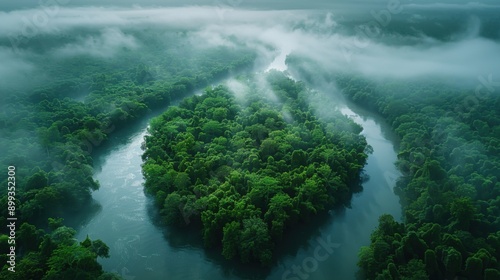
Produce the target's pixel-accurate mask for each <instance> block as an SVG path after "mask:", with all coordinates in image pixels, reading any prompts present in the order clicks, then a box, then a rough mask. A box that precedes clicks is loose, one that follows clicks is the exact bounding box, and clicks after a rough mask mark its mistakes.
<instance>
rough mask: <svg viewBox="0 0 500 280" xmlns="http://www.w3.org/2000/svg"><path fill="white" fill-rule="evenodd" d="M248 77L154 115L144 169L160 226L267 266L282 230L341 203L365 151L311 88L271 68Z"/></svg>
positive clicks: (354, 185) (353, 186)
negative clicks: (189, 229)
mask: <svg viewBox="0 0 500 280" xmlns="http://www.w3.org/2000/svg"><path fill="white" fill-rule="evenodd" d="M245 79H246V78H245V77H242V78H241V79H240V80H242V81H244V80H245ZM251 79H252V80H253V82H251V84H250V85H247V86H246V89H247V90H246V91H242V92H241V91H240V92H238V93H237V95H235V96H233V95H232V93H231V92H230V91H229V90H228V89H227V88H225V87H221V86H219V87H215V88H212V89H207V90H206V92H205V94H203V95H202V96H194V97H190V98H188V99H185V100H183V101H182V102H181V104H180V105H179V106H178V107H171V108H169V109H168V110H167V111H166V112H165V113H164V114H162V115H161V116H160V117H157V118H155V119H153V121H152V122H151V126H150V128H149V130H148V131H149V134H150V135H148V136H146V141H145V144H144V148H145V152H144V155H143V159H144V160H145V163H144V165H143V172H144V176H145V178H146V182H145V186H146V189H147V190H148V191H149V192H150V193H152V194H153V195H155V197H156V202H157V204H158V205H159V207H160V209H161V210H160V212H161V214H162V217H163V218H164V221H165V222H166V223H167V224H174V225H180V226H186V225H191V224H194V225H197V224H198V225H200V224H201V230H202V232H203V240H204V242H205V245H206V246H207V247H222V254H223V255H224V256H225V257H226V258H228V259H231V258H233V257H236V256H237V257H239V258H240V259H241V261H242V262H248V261H252V260H256V261H259V262H260V263H262V264H265V265H269V264H270V263H271V262H272V260H273V259H272V257H273V248H274V244H275V243H276V242H279V240H281V239H282V237H283V234H284V233H285V231H287V230H292V231H293V230H294V227H293V226H294V225H295V224H297V223H300V222H304V221H306V220H308V218H309V217H310V216H312V215H314V214H317V213H318V212H323V211H327V210H329V209H332V208H333V207H334V206H342V205H345V204H349V200H350V198H351V195H352V193H353V191H355V190H357V189H358V188H359V183H360V172H361V170H362V168H363V166H364V165H365V162H366V157H367V155H366V153H365V151H369V149H368V146H367V144H366V141H365V139H364V138H363V137H362V136H360V135H359V132H361V128H360V127H359V126H358V125H357V124H355V123H354V122H353V121H352V120H350V119H348V118H347V117H344V116H342V115H341V114H340V113H339V112H336V113H332V112H330V113H329V114H327V115H323V116H317V115H316V114H315V113H314V112H313V109H312V106H310V105H309V102H310V100H308V99H310V98H313V97H314V95H315V94H319V93H313V92H312V91H310V90H307V88H305V87H304V86H303V84H302V83H299V82H294V81H293V80H291V79H289V78H287V77H286V76H284V75H283V74H282V73H280V72H271V73H270V74H268V75H266V76H265V77H260V76H257V77H251ZM262 79H265V81H262ZM233 83H241V81H234V82H233ZM267 84H268V87H270V89H266V87H267V86H266V85H267ZM320 99H321V98H320ZM323 102H324V101H323ZM331 105H332V106H333V105H334V104H331Z"/></svg>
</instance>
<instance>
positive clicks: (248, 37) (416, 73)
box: [0, 1, 500, 81]
mask: <svg viewBox="0 0 500 280" xmlns="http://www.w3.org/2000/svg"><path fill="white" fill-rule="evenodd" d="M317 2H318V3H316V2H315V4H314V5H312V6H311V7H315V5H316V4H318V5H319V4H320V3H321V1H317ZM110 3H111V2H110ZM155 3H156V2H154V1H153V2H151V3H150V4H155ZM398 3H399V2H398ZM72 4H75V5H77V4H78V3H77V2H75V3H73V2H72ZM89 4H91V3H89ZM107 4H109V3H107ZM103 5H104V4H103ZM440 5H441V4H439V5H438V4H403V3H401V5H399V4H397V5H396V6H393V7H392V9H391V11H389V10H387V8H386V5H382V4H380V5H378V6H377V8H379V9H376V8H374V9H372V11H371V13H370V12H369V11H356V13H357V14H359V15H364V16H365V18H366V21H359V17H356V20H354V19H350V18H346V15H347V14H346V13H345V11H346V8H345V7H344V8H338V11H339V12H337V10H336V9H335V5H332V6H331V7H330V9H326V10H316V9H314V8H309V9H303V10H296V9H294V10H290V9H286V10H284V9H277V10H272V9H265V10H256V9H252V10H248V9H243V8H240V7H239V6H238V7H232V6H231V7H229V8H227V7H222V6H183V7H169V8H166V7H156V8H148V7H139V6H134V7H132V8H127V7H126V5H123V7H104V8H103V7H92V6H88V7H67V6H54V7H41V8H40V7H39V8H38V9H26V10H13V11H9V12H3V13H1V14H0V24H1V25H2V26H4V28H2V30H1V31H0V42H2V43H1V46H2V47H1V49H0V56H1V58H2V62H3V63H2V66H1V68H0V73H1V74H2V76H3V77H8V79H5V80H7V81H12V80H16V79H22V77H25V75H27V74H28V73H29V71H34V70H35V69H40V68H41V66H40V65H38V66H37V65H33V62H30V61H29V59H28V60H27V59H26V57H30V56H32V55H44V56H45V55H49V56H52V57H64V56H72V55H77V54H88V55H91V56H95V57H104V58H109V57H112V56H113V55H114V54H116V53H117V52H119V51H120V50H123V49H124V48H126V49H131V50H134V51H140V49H141V45H144V44H147V42H140V40H138V39H137V38H135V37H134V35H133V34H132V31H134V30H135V31H137V30H140V29H141V28H154V29H157V30H158V32H161V30H174V29H175V30H184V31H187V32H189V37H190V40H191V44H192V45H193V46H213V47H215V46H221V45H224V46H233V47H234V46H235V43H238V44H241V45H245V46H247V47H250V48H252V49H254V50H255V51H256V52H258V53H259V57H260V58H261V59H262V60H264V61H268V60H269V59H274V58H275V57H277V56H281V57H282V58H284V57H286V55H288V54H292V53H293V54H294V55H296V56H300V57H304V58H306V59H309V60H312V61H315V62H317V63H318V64H319V65H321V66H322V68H323V69H325V70H328V71H344V72H351V73H357V74H360V75H363V76H365V77H370V78H397V79H405V78H415V77H421V76H433V77H443V78H449V77H454V78H460V79H474V77H476V76H477V75H480V74H482V73H495V72H498V71H499V70H500V65H499V64H498V63H496V62H497V61H498V58H499V54H500V43H499V41H498V40H496V39H495V38H485V37H484V36H481V30H482V29H485V28H486V27H485V26H484V23H483V22H482V21H481V20H479V19H478V17H477V16H475V14H477V12H478V11H479V12H481V11H486V9H485V10H482V9H483V8H486V7H487V8H488V9H491V8H492V6H485V5H490V4H479V3H475V4H471V3H465V4H450V3H447V4H443V5H445V6H446V7H448V6H449V5H456V6H457V7H460V9H462V8H464V7H469V6H471V5H472V6H474V7H476V8H477V10H473V11H472V12H470V14H469V15H468V16H467V18H466V20H465V21H464V22H465V23H464V24H462V25H460V26H459V27H457V28H456V29H451V30H450V34H448V35H447V36H443V38H445V39H443V38H441V39H437V38H434V37H432V36H429V35H428V34H426V33H425V30H424V29H420V28H419V23H421V22H425V21H426V11H425V9H421V8H423V7H426V9H427V8H429V9H430V8H432V7H434V8H436V9H437V7H441V6H440ZM257 6H258V5H257ZM417 7H418V8H419V9H416V8H417ZM412 8H415V9H412ZM494 8H495V9H497V7H494ZM351 12H354V11H351ZM412 13H413V14H412ZM401 17H404V18H407V20H408V21H409V22H412V23H413V24H412V26H413V27H412V29H413V31H414V32H413V34H401V33H398V32H397V31H395V30H393V29H391V26H393V25H397V24H401ZM489 24H491V23H489ZM82 30H85V32H84V33H82V35H78V34H80V33H79V32H81V31H82ZM89 33H90V34H89ZM40 36H57V37H58V38H60V37H67V38H72V39H71V40H69V41H67V43H65V44H63V45H56V46H51V47H50V49H46V50H40V49H38V50H37V49H32V48H31V49H30V48H29V46H30V42H31V41H32V39H37V38H39V37H40ZM160 36H161V35H160ZM280 59H281V58H280ZM11 65H13V66H11ZM5 80H4V81H5Z"/></svg>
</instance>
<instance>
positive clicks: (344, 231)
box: [77, 103, 401, 280]
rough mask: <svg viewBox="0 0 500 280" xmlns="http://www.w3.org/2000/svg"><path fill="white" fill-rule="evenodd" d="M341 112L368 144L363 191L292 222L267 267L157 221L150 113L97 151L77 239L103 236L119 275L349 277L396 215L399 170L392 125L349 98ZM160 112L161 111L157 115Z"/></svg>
mask: <svg viewBox="0 0 500 280" xmlns="http://www.w3.org/2000/svg"><path fill="white" fill-rule="evenodd" d="M340 111H341V112H342V113H343V114H344V115H347V116H348V117H350V118H351V119H353V120H354V121H355V122H356V123H358V124H360V125H361V126H362V127H363V131H362V134H363V135H364V136H365V137H366V139H367V142H368V144H369V145H370V146H372V147H373V153H372V154H370V155H369V157H368V160H367V165H366V166H365V169H364V170H365V174H367V175H368V176H369V180H368V181H366V182H364V183H363V191H362V192H360V193H357V194H354V195H353V197H352V201H351V207H350V208H347V209H344V210H342V211H337V212H333V211H331V212H329V213H328V214H326V215H323V216H321V217H318V218H317V219H314V220H312V221H311V222H310V223H309V224H307V227H304V228H300V227H299V228H294V231H293V232H291V233H290V234H288V235H287V236H286V238H284V240H283V242H282V243H281V244H280V246H279V247H278V248H277V254H278V256H279V257H278V260H277V262H276V263H275V264H274V265H273V267H272V268H270V269H263V268H260V267H258V266H252V265H241V264H239V263H237V262H236V261H226V260H224V259H223V257H222V256H221V255H220V252H218V251H210V250H206V249H204V248H203V245H202V240H201V235H200V234H199V233H196V232H186V231H183V230H176V229H172V228H167V227H164V226H162V225H160V223H159V218H158V216H157V209H156V207H155V206H154V202H153V201H152V200H151V199H150V198H149V197H148V196H146V195H145V194H144V190H143V177H142V173H141V168H140V166H141V164H142V159H141V155H142V153H143V151H142V150H141V144H142V142H143V138H144V135H145V134H146V131H147V126H148V123H149V120H150V119H151V117H153V116H154V115H151V116H150V117H149V118H145V119H144V120H142V121H140V122H137V123H136V124H134V125H133V126H131V127H130V128H128V129H124V130H123V131H120V132H117V133H116V134H115V135H113V136H112V137H111V138H112V139H111V141H110V144H109V145H107V147H106V148H104V149H102V152H101V153H100V154H99V155H97V156H95V170H96V171H95V175H94V178H95V179H96V180H98V181H99V182H100V184H101V188H100V190H98V191H96V192H94V193H93V198H94V200H95V201H96V205H97V207H96V209H95V214H94V215H93V216H92V218H91V219H90V220H87V221H84V222H83V224H81V225H80V226H79V227H77V231H78V234H77V238H78V240H83V239H84V238H85V236H86V235H89V237H90V238H91V239H101V240H102V241H104V242H105V243H106V244H107V245H108V246H109V247H110V252H109V253H110V255H111V258H109V259H99V262H100V263H101V264H102V265H103V268H104V269H105V270H106V271H112V272H116V273H118V274H120V275H121V276H122V277H123V278H124V279H138V280H139V279H165V277H168V279H174V280H176V279H283V280H285V279H289V280H300V279H312V280H323V279H341V280H343V279H354V278H355V272H356V271H357V270H358V268H357V266H356V262H357V255H358V251H359V249H360V247H361V246H366V245H369V243H370V234H371V232H372V231H373V230H374V229H375V228H376V226H377V225H378V217H379V216H380V215H382V214H391V215H393V216H394V217H395V219H396V220H401V206H400V204H399V198H398V197H397V196H396V195H395V194H394V192H393V187H394V185H395V180H396V179H397V178H398V177H399V176H400V173H399V172H398V171H397V169H396V167H395V165H394V162H395V161H396V158H397V157H396V151H395V150H396V148H395V146H396V145H397V144H396V142H397V141H395V139H396V138H395V137H394V135H392V134H391V133H390V131H391V130H390V128H389V126H388V125H387V124H386V123H385V122H384V121H383V120H382V119H381V118H380V117H378V116H377V115H374V114H373V113H370V112H368V111H365V110H362V109H361V108H358V107H356V106H355V105H352V104H348V103H347V105H345V106H344V107H341V108H340ZM157 114H159V113H157Z"/></svg>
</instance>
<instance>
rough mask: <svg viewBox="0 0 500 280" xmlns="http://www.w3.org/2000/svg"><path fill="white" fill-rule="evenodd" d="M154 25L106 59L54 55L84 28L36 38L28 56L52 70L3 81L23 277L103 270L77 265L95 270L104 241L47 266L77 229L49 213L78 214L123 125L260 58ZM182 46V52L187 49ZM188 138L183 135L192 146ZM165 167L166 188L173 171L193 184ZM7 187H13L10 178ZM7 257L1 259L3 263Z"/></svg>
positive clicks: (1, 153)
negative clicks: (134, 44)
mask: <svg viewBox="0 0 500 280" xmlns="http://www.w3.org/2000/svg"><path fill="white" fill-rule="evenodd" d="M157 31H158V30H148V31H140V32H139V31H137V30H128V31H124V32H130V33H134V34H133V35H134V37H135V38H137V40H139V41H143V42H147V44H144V46H143V49H142V50H141V51H137V52H130V50H125V49H124V50H120V51H117V52H116V53H114V55H113V56H110V57H106V58H103V57H95V56H92V55H85V54H81V55H79V54H77V55H68V56H57V58H55V57H54V56H53V55H52V53H53V52H54V49H57V48H56V47H57V46H58V45H66V44H67V43H68V42H66V41H65V40H69V41H71V40H78V38H79V36H84V37H85V36H86V35H89V34H87V33H86V32H87V31H84V30H79V31H78V32H73V33H72V34H73V35H68V38H66V39H62V38H59V37H57V36H56V37H53V36H52V35H44V36H39V37H37V39H36V40H37V41H40V42H44V43H42V44H41V45H40V48H39V49H37V52H36V53H33V55H32V56H30V63H32V64H33V65H42V66H43V76H44V77H46V78H44V80H43V81H42V82H34V83H33V84H30V86H20V87H19V89H17V87H16V88H13V89H11V88H7V89H6V88H4V83H0V91H1V92H2V96H3V97H4V98H3V99H4V100H2V103H1V104H0V107H2V108H1V109H2V110H0V166H2V168H6V167H7V166H11V165H13V166H15V167H16V170H15V171H16V180H17V181H16V198H17V200H16V210H17V212H16V217H17V218H18V221H17V222H18V225H20V226H21V227H20V228H19V229H18V230H19V232H18V236H19V238H21V239H22V240H23V241H22V242H19V246H18V247H17V248H18V249H19V251H18V253H19V254H18V260H19V265H20V266H21V267H22V266H30V269H31V270H32V272H33V273H34V274H33V275H31V274H30V275H28V274H26V275H24V274H19V275H20V276H19V277H20V278H21V279H41V278H42V277H41V276H40V275H45V274H46V272H47V271H48V270H50V271H51V273H50V275H52V276H51V277H52V278H53V279H62V278H60V277H66V276H67V275H71V274H72V273H74V277H73V278H72V277H70V279H77V278H78V277H80V278H82V277H83V278H88V279H96V278H97V277H98V276H99V275H100V274H88V275H87V274H85V273H83V272H82V273H80V272H77V270H78V269H83V268H90V269H91V270H92V269H94V268H96V267H93V265H94V264H92V262H91V261H90V259H91V256H94V255H96V254H97V255H99V256H103V257H105V256H107V255H108V251H107V249H106V248H107V247H105V245H104V244H103V243H102V244H101V243H100V242H94V243H93V246H92V247H89V248H90V249H89V250H91V253H89V254H87V253H86V251H85V250H87V249H85V250H84V249H82V248H80V246H67V247H65V248H62V249H61V250H58V251H57V252H58V253H57V257H61V258H62V257H65V256H66V255H71V251H74V253H75V254H76V253H82V254H83V255H82V256H83V257H82V258H83V259H81V260H80V259H79V260H71V262H72V263H71V264H66V265H65V266H64V268H67V269H68V271H66V272H59V271H56V270H57V269H59V268H60V267H59V268H57V267H55V266H56V263H55V261H54V262H52V267H50V268H49V266H48V265H47V260H48V259H49V258H50V257H51V255H52V254H53V253H54V252H56V251H55V249H56V248H57V246H58V244H59V242H61V243H64V244H66V242H69V241H68V239H67V237H68V236H72V235H73V234H74V232H73V231H71V230H69V229H67V228H65V229H64V228H62V227H61V226H62V223H61V222H60V221H58V220H57V219H50V220H49V223H47V220H48V218H50V217H61V216H71V215H73V214H76V213H78V214H81V213H79V212H81V211H82V209H85V208H84V207H85V206H88V203H89V202H90V201H91V193H92V191H94V190H97V189H98V188H99V183H98V182H96V181H95V180H94V179H93V173H94V170H93V159H92V156H93V155H94V152H95V150H96V149H98V148H99V147H100V146H101V145H102V144H103V143H105V142H106V141H107V139H109V137H110V136H111V135H113V133H115V132H116V131H118V130H119V129H121V128H122V127H125V126H127V125H130V123H131V122H133V121H135V120H139V119H141V118H143V117H145V116H146V115H147V114H148V113H149V112H151V111H152V110H157V109H161V108H165V107H166V106H167V105H169V103H170V101H171V100H175V99H180V98H182V97H184V96H186V95H188V94H190V93H192V91H193V90H195V89H199V88H203V87H205V86H207V85H209V84H210V83H211V82H212V81H214V80H217V79H220V78H222V77H224V76H226V75H227V74H229V73H230V72H231V71H235V70H238V69H242V68H243V67H247V66H249V65H251V64H252V63H253V60H254V57H255V54H254V53H253V52H252V51H249V50H248V49H245V48H238V49H236V48H234V49H228V48H225V47H214V48H209V47H199V46H198V47H191V46H188V45H189V44H186V40H188V38H182V37H179V36H178V35H177V34H176V31H168V30H163V29H162V31H161V32H162V34H163V35H162V36H158V33H157ZM165 39H166V41H165ZM0 44H3V42H0ZM44 46H45V47H44ZM47 46H53V47H54V48H48V47H47ZM181 46H182V47H181ZM180 48H182V50H183V52H184V55H180V51H179V49H180ZM40 70H41V69H40ZM28 79H29V78H28ZM231 113H232V112H231V111H225V110H218V111H216V112H213V115H214V118H215V120H220V119H221V118H224V117H225V116H226V114H231ZM222 132H224V131H222ZM213 133H214V134H216V135H213V136H212V135H210V137H215V136H218V135H219V134H220V133H221V131H220V129H218V130H217V129H215V130H214V131H213ZM185 136H186V137H187V138H189V137H188V136H189V135H185ZM188 142H189V139H186V145H188V144H189V143H188ZM187 147H189V146H187ZM222 174H224V172H222V171H221V176H223V175H222ZM161 175H162V176H161V177H159V183H161V185H162V186H169V187H174V186H173V183H171V181H170V179H171V178H172V182H174V183H175V184H176V185H175V186H179V187H182V186H184V187H186V186H187V185H188V184H190V183H191V182H189V180H186V178H187V175H186V173H184V174H182V173H180V174H177V173H175V174H173V173H172V174H161ZM2 178H5V177H2ZM2 180H3V179H2ZM167 182H168V183H167ZM2 185H4V186H7V182H6V181H5V182H2ZM167 193H170V192H164V193H159V194H158V200H159V201H161V202H162V203H163V202H164V201H165V198H166V196H167ZM192 201H194V200H193V199H190V200H185V201H184V202H185V203H186V204H187V205H188V206H187V207H186V209H185V210H189V209H193V208H189V207H194V206H193V205H191V204H190V203H191V202H192ZM0 204H2V205H7V188H2V189H1V190H0ZM177 211H179V210H178V209H177ZM189 211H191V210H189ZM7 217H8V213H7V207H2V210H1V211H0V223H1V224H3V225H5V224H6V218H7ZM183 221H184V219H183ZM36 228H50V229H51V230H54V236H53V237H51V238H47V237H45V236H44V235H43V234H41V233H40V232H39V230H36ZM6 231H7V228H6V227H2V228H1V229H0V236H1V237H2V238H3V235H1V234H5V233H6ZM2 240H3V239H0V241H2ZM0 244H2V243H0ZM2 245H3V244H2ZM39 246H40V248H38V247H39ZM85 248H87V247H85ZM38 249H40V252H39V254H40V255H41V256H43V258H42V259H41V260H40V258H41V257H39V256H37V255H34V254H33V253H34V252H37V250H38ZM82 250H83V251H82ZM87 251H88V250H87ZM85 254H87V255H85ZM25 257H26V258H27V259H26V262H25V263H24V262H23V260H24V258H25ZM54 257H55V256H54ZM0 260H2V261H3V260H4V257H0ZM39 262H42V263H43V265H41V264H39ZM4 264H5V262H2V266H3V265H4ZM87 266H88V267H87ZM54 271H56V272H54ZM25 273H28V272H27V271H26V272H25ZM101 273H102V271H101ZM35 275H37V276H35ZM0 278H1V277H0ZM2 279H4V278H2ZM5 279H8V278H5Z"/></svg>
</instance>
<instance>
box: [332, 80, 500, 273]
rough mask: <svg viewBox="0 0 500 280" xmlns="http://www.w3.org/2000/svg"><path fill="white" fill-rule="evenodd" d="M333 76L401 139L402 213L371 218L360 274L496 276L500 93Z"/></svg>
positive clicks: (498, 265)
mask: <svg viewBox="0 0 500 280" xmlns="http://www.w3.org/2000/svg"><path fill="white" fill-rule="evenodd" d="M336 81H337V82H338V84H339V85H340V87H341V88H342V89H343V90H344V93H345V95H346V96H347V97H349V98H350V99H351V100H352V101H354V102H356V103H358V104H361V105H363V106H365V107H370V108H371V109H373V110H375V111H377V112H379V113H380V114H382V115H383V116H384V117H385V118H386V119H387V120H388V122H389V123H390V124H391V125H392V127H393V129H394V131H395V132H396V133H397V134H398V135H399V137H400V139H401V143H400V151H399V155H398V162H397V165H398V167H399V168H400V170H401V171H402V172H403V174H404V175H403V177H402V178H401V179H400V180H399V181H398V182H397V186H396V191H397V193H398V194H399V196H400V197H401V201H402V204H403V206H404V223H402V224H400V223H397V222H395V221H394V220H393V219H392V217H388V216H383V217H381V218H380V224H379V227H378V229H377V230H376V231H375V232H374V233H373V234H372V238H371V239H372V243H371V245H370V246H369V247H365V248H363V249H362V250H361V252H360V259H359V265H360V267H361V269H362V272H363V273H364V276H365V278H367V279H499V277H500V273H499V271H500V263H499V260H500V231H499V230H500V219H499V217H500V207H499V205H500V182H499V180H498V176H499V170H500V150H499V146H500V141H499V139H500V115H499V111H498V108H500V95H498V93H497V92H496V93H494V94H493V93H492V92H488V89H487V88H483V91H482V92H481V94H480V95H478V93H477V92H475V91H473V90H458V89H454V88H452V87H450V86H447V85H443V84H438V83H433V82H429V81H425V82H410V83H404V84H402V83H385V84H383V85H382V84H378V83H373V82H369V81H366V80H363V79H359V78H352V77H347V76H339V77H337V80H336ZM391 277H392V278H391ZM455 277H458V278H455Z"/></svg>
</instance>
